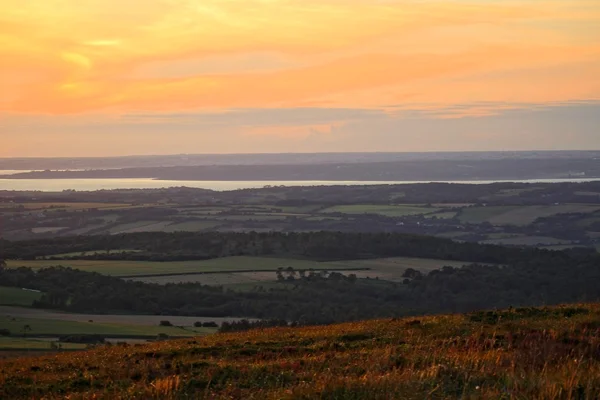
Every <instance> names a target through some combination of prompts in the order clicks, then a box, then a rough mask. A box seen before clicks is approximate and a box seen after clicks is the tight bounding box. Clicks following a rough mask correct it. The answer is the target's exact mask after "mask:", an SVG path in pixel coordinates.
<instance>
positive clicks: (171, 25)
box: [0, 0, 600, 156]
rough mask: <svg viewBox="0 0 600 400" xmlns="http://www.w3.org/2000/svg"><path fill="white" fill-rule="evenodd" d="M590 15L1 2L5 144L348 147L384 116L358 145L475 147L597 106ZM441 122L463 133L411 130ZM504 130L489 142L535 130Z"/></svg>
mask: <svg viewBox="0 0 600 400" xmlns="http://www.w3.org/2000/svg"><path fill="white" fill-rule="evenodd" d="M599 27H600V3H599V2H598V1H597V0H563V1H558V0H551V1H545V2H540V1H536V0H522V1H516V0H502V1H494V0H471V1H463V0H454V1H448V0H444V1H433V0H432V1H429V0H424V1H412V0H387V1H384V0H381V1H375V0H343V1H342V0H320V1H316V0H147V1H133V0H119V1H117V0H79V1H67V0H29V1H13V0H0V71H1V73H0V129H1V132H0V137H1V138H2V143H3V146H2V148H1V149H0V156H41V155H43V156H54V155H59V156H64V155H109V154H148V153H174V152H190V153H206V152H219V153H228V152H270V151H284V152H285V151H337V150H339V151H357V150H360V149H361V148H364V144H361V140H357V138H360V137H361V135H363V136H364V137H365V138H366V136H369V135H370V134H371V133H372V131H371V130H377V129H378V128H379V131H378V132H382V131H386V129H387V131H391V130H392V129H393V127H394V126H397V129H398V131H397V135H395V136H394V137H393V138H391V139H390V142H386V141H385V137H381V138H380V139H381V140H380V141H379V142H377V143H375V144H373V145H372V148H369V149H368V150H379V151H385V150H394V151H412V150H458V149H460V148H459V147H460V146H458V145H456V141H457V140H461V141H469V142H468V143H466V144H464V143H463V144H464V145H463V146H462V147H463V148H465V149H466V150H471V149H473V148H475V147H477V145H476V144H477V143H480V142H481V141H480V140H478V138H477V136H476V137H475V140H474V141H471V138H472V136H473V135H474V134H475V132H481V134H482V135H485V132H482V129H481V127H482V126H488V125H489V124H490V123H493V121H496V120H498V119H502V118H503V117H504V118H514V116H512V115H513V114H511V113H514V112H516V111H518V110H526V111H528V112H532V113H533V112H539V113H542V114H544V115H546V114H545V113H550V114H552V113H553V112H554V111H556V112H558V113H561V112H564V111H565V110H567V109H568V110H571V111H572V110H573V109H578V107H585V108H586V109H590V108H592V109H594V110H596V111H597V110H600V108H596V104H597V103H596V101H598V100H600V28H599ZM548 109H551V110H550V111H548ZM344 110H346V111H344ZM352 110H354V111H352ZM540 110H542V111H540ZM590 112H591V111H590ZM536 115H537V114H536ZM544 115H540V118H542V119H543V118H545V117H544ZM511 116H512V117H511ZM457 119H458V120H464V119H468V120H473V121H475V120H476V122H478V123H480V125H476V126H474V127H473V128H472V129H473V131H472V132H466V131H465V132H462V130H464V129H463V128H462V126H463V125H466V126H469V125H470V123H468V122H465V121H455V120H457ZM438 120H445V121H452V122H451V123H452V124H462V125H460V127H459V126H458V125H457V126H456V128H455V129H456V133H455V134H456V135H461V134H464V135H465V136H453V134H452V133H451V132H450V133H448V134H447V135H446V134H442V133H439V132H438V131H434V129H433V128H431V135H432V137H438V139H436V140H435V143H433V144H431V143H430V144H429V146H428V145H427V144H426V143H424V144H423V143H421V144H419V142H418V141H416V140H415V139H414V137H409V136H410V135H411V131H410V130H412V129H413V128H414V129H416V130H418V129H420V127H422V126H436V124H438ZM420 121H421V122H423V124H424V125H419V122H420ZM382 124H383V125H385V127H382ZM540 124H541V125H540V126H544V124H545V122H543V123H540ZM471 125H472V124H471ZM369 127H370V128H369ZM428 129H429V128H428ZM494 129H495V128H492V130H494ZM407 130H408V131H407ZM461 132H462V133H461ZM494 132H495V130H494ZM514 133H515V132H512V133H511V132H505V133H501V132H500V131H499V130H498V132H497V133H495V134H494V135H502V134H503V135H506V136H503V137H495V138H494V139H493V140H492V142H493V143H500V146H501V148H498V149H499V150H500V149H504V148H511V149H512V148H515V149H516V148H519V146H521V147H523V146H522V142H521V144H519V142H517V140H521V139H523V140H525V142H527V141H529V140H532V141H533V142H535V141H537V140H538V139H539V138H543V137H544V136H543V135H544V134H545V133H544V132H542V131H541V130H540V131H539V132H532V131H530V133H531V135H533V137H531V138H523V137H522V135H521V138H520V139H519V136H518V135H514V136H510V135H511V134H514ZM571 134H572V135H583V136H581V137H580V138H579V139H578V140H579V141H578V142H576V143H575V144H573V147H574V148H585V147H590V146H591V147H596V148H600V138H598V137H593V135H592V136H590V134H589V132H587V131H585V132H584V133H580V131H578V128H577V126H574V127H573V131H572V132H571ZM161 135H164V136H162V137H161ZM401 135H407V136H406V137H402V136H401ZM597 136H599V137H600V133H598V134H597ZM444 138H445V139H444ZM421 139H422V138H421ZM556 139H557V140H556V141H555V142H552V140H554V139H552V140H550V142H547V143H540V145H543V146H542V147H544V146H545V147H549V148H552V147H556V146H559V147H560V146H561V143H563V142H562V141H561V140H562V139H560V138H556ZM39 140H41V141H44V142H45V143H47V145H46V146H43V147H41V148H40V147H35V148H32V147H31V143H32V141H39ZM365 140H366V139H365ZM377 140H379V139H377ZM498 141H499V142H498ZM233 142H235V143H233ZM533 142H532V143H533ZM390 143H392V145H391V147H392V148H390ZM480 147H481V149H483V150H488V149H489V147H490V146H480ZM526 147H528V146H525V147H523V148H526ZM529 147H530V146H529ZM538 147H539V146H538ZM563 147H564V146H563ZM336 149H337V150H336Z"/></svg>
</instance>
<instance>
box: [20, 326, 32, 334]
mask: <svg viewBox="0 0 600 400" xmlns="http://www.w3.org/2000/svg"><path fill="white" fill-rule="evenodd" d="M21 331H22V332H23V337H25V336H27V332H31V326H29V325H23V328H22V329H21Z"/></svg>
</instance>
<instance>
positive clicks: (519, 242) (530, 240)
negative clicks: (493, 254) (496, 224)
mask: <svg viewBox="0 0 600 400" xmlns="http://www.w3.org/2000/svg"><path fill="white" fill-rule="evenodd" d="M481 243H489V244H499V245H503V246H557V245H558V246H562V245H568V244H570V243H571V242H570V241H568V240H562V239H556V238H552V237H546V236H516V237H509V238H498V239H489V240H484V241H482V242H481ZM571 247H572V246H571Z"/></svg>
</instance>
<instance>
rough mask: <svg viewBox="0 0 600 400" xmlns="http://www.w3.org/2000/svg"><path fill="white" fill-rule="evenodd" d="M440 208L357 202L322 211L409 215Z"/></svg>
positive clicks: (434, 210) (426, 212)
mask: <svg viewBox="0 0 600 400" xmlns="http://www.w3.org/2000/svg"><path fill="white" fill-rule="evenodd" d="M439 210H440V209H439V208H433V207H422V206H417V205H371V204H357V205H344V206H334V207H329V208H326V209H324V210H322V211H321V213H324V214H327V213H342V214H378V215H383V216H386V217H405V216H408V215H420V214H430V213H434V212H437V211H439Z"/></svg>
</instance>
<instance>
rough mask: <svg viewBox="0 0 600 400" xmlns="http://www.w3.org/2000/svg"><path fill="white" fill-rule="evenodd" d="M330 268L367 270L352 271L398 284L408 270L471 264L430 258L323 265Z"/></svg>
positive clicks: (358, 261) (384, 259) (354, 261)
mask: <svg viewBox="0 0 600 400" xmlns="http://www.w3.org/2000/svg"><path fill="white" fill-rule="evenodd" d="M325 264H327V265H329V266H330V268H369V270H368V271H352V272H349V273H353V274H355V275H356V276H357V277H359V278H366V277H370V278H375V277H378V278H379V279H384V280H389V281H395V282H399V281H402V280H404V278H403V277H402V274H403V273H404V271H405V270H406V269H408V268H413V269H416V270H418V271H421V272H424V273H428V272H430V271H433V270H434V269H440V268H442V267H443V266H451V267H462V266H463V265H466V264H471V263H470V262H468V261H448V260H436V259H430V258H410V257H392V258H376V259H371V260H350V261H334V262H328V263H325Z"/></svg>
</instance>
